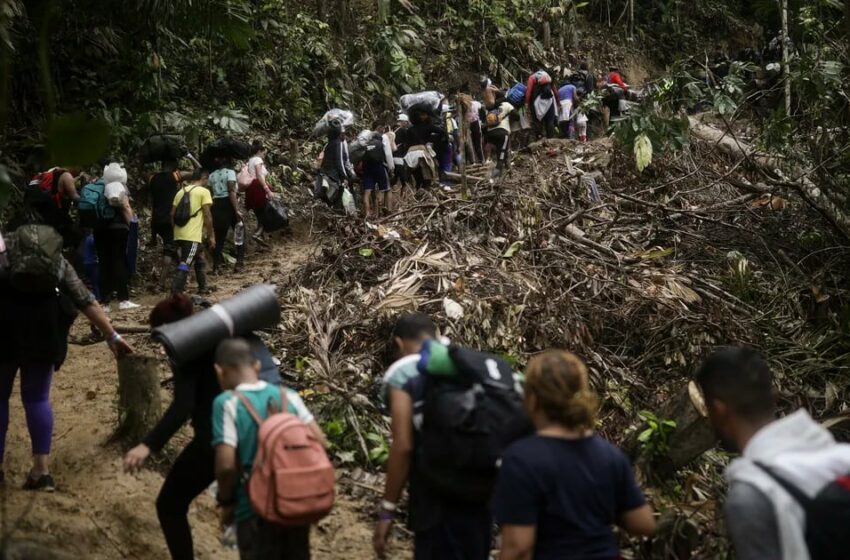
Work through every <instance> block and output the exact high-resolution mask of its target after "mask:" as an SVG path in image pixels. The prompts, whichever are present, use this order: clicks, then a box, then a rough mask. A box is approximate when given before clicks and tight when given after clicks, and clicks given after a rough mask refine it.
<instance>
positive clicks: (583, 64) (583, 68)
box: [578, 60, 587, 70]
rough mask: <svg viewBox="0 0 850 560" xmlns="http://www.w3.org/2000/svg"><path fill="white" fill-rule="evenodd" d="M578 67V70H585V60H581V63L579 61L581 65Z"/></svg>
mask: <svg viewBox="0 0 850 560" xmlns="http://www.w3.org/2000/svg"><path fill="white" fill-rule="evenodd" d="M578 67H579V69H580V70H587V61H586V60H582V61H581V64H579V66H578Z"/></svg>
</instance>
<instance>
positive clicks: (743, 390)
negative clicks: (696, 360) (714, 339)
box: [696, 346, 776, 420]
mask: <svg viewBox="0 0 850 560" xmlns="http://www.w3.org/2000/svg"><path fill="white" fill-rule="evenodd" d="M696 381H697V383H698V384H699V386H700V388H701V389H702V393H703V396H704V397H705V401H706V404H709V403H710V402H711V401H714V400H718V401H721V402H723V403H726V404H727V405H729V406H730V407H731V408H732V409H733V410H734V411H735V413H736V414H739V415H740V416H742V417H744V418H746V419H748V420H761V419H764V418H767V417H770V416H773V415H774V413H775V412H776V403H775V402H774V395H773V373H772V372H771V371H770V368H769V367H768V365H767V362H765V360H764V358H762V356H761V354H759V353H758V352H756V351H755V350H753V349H751V348H740V347H733V346H730V347H726V348H721V349H720V350H717V351H715V352H712V353H711V354H710V355H709V356H708V357H707V358H706V359H705V360H703V362H702V364H701V365H700V366H699V369H697V371H696Z"/></svg>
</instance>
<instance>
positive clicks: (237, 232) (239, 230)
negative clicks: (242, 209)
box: [233, 222, 245, 247]
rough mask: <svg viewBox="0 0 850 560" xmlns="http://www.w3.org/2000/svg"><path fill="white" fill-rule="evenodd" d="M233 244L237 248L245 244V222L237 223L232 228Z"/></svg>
mask: <svg viewBox="0 0 850 560" xmlns="http://www.w3.org/2000/svg"><path fill="white" fill-rule="evenodd" d="M233 244H234V245H236V246H237V247H239V246H242V245H244V244H245V222H239V223H238V224H236V227H235V228H233Z"/></svg>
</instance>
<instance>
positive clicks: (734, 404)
mask: <svg viewBox="0 0 850 560" xmlns="http://www.w3.org/2000/svg"><path fill="white" fill-rule="evenodd" d="M696 381H697V383H698V384H699V386H700V388H701V389H702V393H703V396H704V399H705V404H706V408H707V410H708V418H709V420H710V421H711V424H712V425H713V426H714V429H715V430H716V431H717V435H718V436H719V438H720V441H721V445H723V446H724V447H726V448H728V449H730V450H735V451H739V452H740V453H741V456H740V457H739V458H737V459H735V460H734V461H732V462H731V463H730V464H729V466H728V467H727V468H726V478H727V480H728V481H729V495H728V497H727V499H726V505H725V508H724V510H725V516H726V525H727V528H728V531H729V533H730V535H731V538H732V542H733V544H734V546H735V551H736V555H737V558H739V559H740V560H757V559H758V560H766V559H771V560H774V559H775V560H810V559H811V560H838V559H840V558H847V551H848V550H850V531H848V528H850V445H847V444H843V443H836V441H835V438H834V437H833V436H832V434H831V433H830V432H829V431H828V430H827V429H826V428H824V427H823V426H821V425H820V424H819V423H818V422H816V421H815V420H813V419H812V418H811V416H809V414H808V412H806V411H805V410H803V409H800V410H797V411H796V412H793V413H791V414H789V415H787V416H785V417H783V418H779V419H777V418H776V405H775V396H776V391H775V389H774V386H773V374H772V372H771V371H770V368H769V367H768V365H767V363H766V362H765V361H764V359H763V358H762V357H761V356H760V355H759V354H758V353H757V352H756V351H755V350H751V349H749V348H736V347H728V348H723V349H721V350H718V351H716V352H714V353H712V354H711V355H709V356H708V357H707V358H706V359H705V361H703V363H702V364H701V365H700V367H699V369H698V370H697V372H696Z"/></svg>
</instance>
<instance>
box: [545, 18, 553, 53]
mask: <svg viewBox="0 0 850 560" xmlns="http://www.w3.org/2000/svg"><path fill="white" fill-rule="evenodd" d="M543 48H544V49H546V50H547V51H548V50H549V49H551V48H552V26H551V25H550V24H549V22H548V21H544V22H543Z"/></svg>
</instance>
